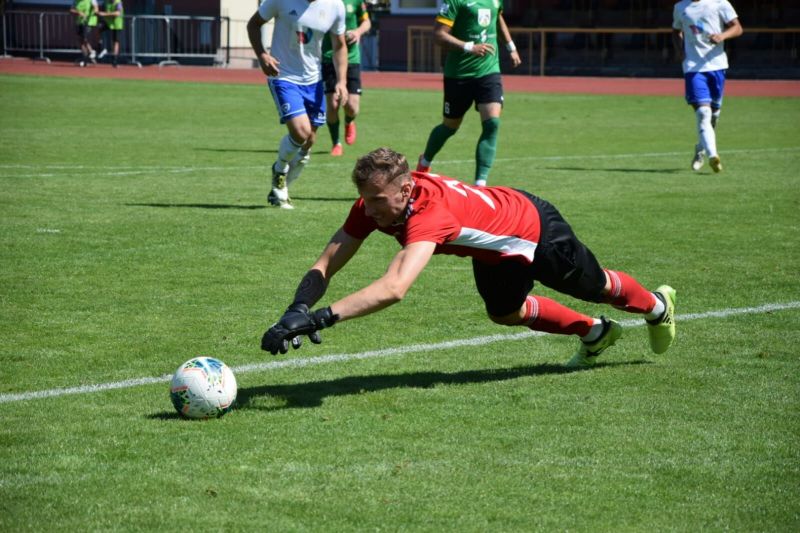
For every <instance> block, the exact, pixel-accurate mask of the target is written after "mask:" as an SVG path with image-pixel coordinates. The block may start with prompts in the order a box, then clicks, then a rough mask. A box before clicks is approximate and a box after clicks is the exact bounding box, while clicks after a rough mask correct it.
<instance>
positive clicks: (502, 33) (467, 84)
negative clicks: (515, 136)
mask: <svg viewBox="0 0 800 533" xmlns="http://www.w3.org/2000/svg"><path fill="white" fill-rule="evenodd" d="M502 11H503V6H502V2H501V1H500V0H474V1H468V0H445V2H444V3H443V4H442V7H441V9H440V10H439V15H438V16H437V17H436V27H435V29H434V38H435V39H436V42H437V43H439V44H440V45H441V46H442V47H443V48H445V49H447V50H448V53H447V58H446V60H445V65H444V110H443V115H444V117H443V119H442V123H441V124H439V125H438V126H436V127H435V128H433V130H432V131H431V133H430V135H429V136H428V142H427V144H426V145H425V151H424V152H423V153H422V155H420V156H419V161H418V163H417V170H418V171H420V172H428V171H430V169H431V163H432V162H433V158H434V157H436V154H438V153H439V150H441V149H442V147H443V146H444V144H445V143H446V142H447V140H448V139H449V138H450V137H452V136H453V135H455V133H456V132H457V131H458V128H459V127H460V126H461V121H462V120H463V119H464V114H465V113H466V112H467V110H469V108H470V106H471V105H472V104H473V102H474V103H475V108H476V109H477V111H478V113H479V114H480V117H481V136H480V138H479V139H478V145H477V146H476V148H475V184H476V185H486V182H487V180H488V179H489V171H490V170H491V168H492V164H493V163H494V158H495V153H496V152H497V134H498V131H499V129H500V113H501V112H502V110H503V82H502V79H501V78H500V60H499V55H498V48H497V47H498V35H499V37H500V38H501V39H502V41H503V42H504V43H505V47H506V50H508V52H509V54H510V55H511V66H512V67H514V68H516V67H518V66H519V64H520V62H521V60H520V57H519V53H518V52H517V47H516V46H515V45H514V41H512V40H511V34H510V33H509V31H508V27H507V26H506V22H505V20H503V13H502Z"/></svg>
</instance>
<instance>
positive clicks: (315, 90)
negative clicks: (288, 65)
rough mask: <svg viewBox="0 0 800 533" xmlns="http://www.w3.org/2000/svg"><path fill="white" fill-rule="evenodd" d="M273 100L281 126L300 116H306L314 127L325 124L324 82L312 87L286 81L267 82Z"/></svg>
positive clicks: (271, 79) (314, 84)
mask: <svg viewBox="0 0 800 533" xmlns="http://www.w3.org/2000/svg"><path fill="white" fill-rule="evenodd" d="M267 85H268V86H269V91H270V92H271V93H272V99H273V100H274V101H275V106H276V107H277V108H278V116H280V117H281V124H285V123H286V121H287V120H289V119H291V118H293V117H296V116H298V115H303V114H306V115H308V118H309V120H310V121H311V125H312V126H316V127H319V126H322V125H323V124H325V91H324V86H323V84H322V81H318V82H317V83H312V84H311V85H297V84H296V83H292V82H290V81H286V80H276V79H273V78H269V79H268V80H267Z"/></svg>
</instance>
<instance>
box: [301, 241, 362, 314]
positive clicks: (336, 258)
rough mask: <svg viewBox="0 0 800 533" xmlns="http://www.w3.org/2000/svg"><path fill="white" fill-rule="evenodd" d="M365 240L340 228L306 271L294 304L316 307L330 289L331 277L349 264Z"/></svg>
mask: <svg viewBox="0 0 800 533" xmlns="http://www.w3.org/2000/svg"><path fill="white" fill-rule="evenodd" d="M362 242H364V241H362V240H360V239H356V238H355V237H351V236H350V235H348V234H347V233H346V232H345V231H344V229H341V228H340V229H339V230H338V231H337V232H336V233H335V234H334V235H333V237H331V240H330V241H329V242H328V244H327V246H325V249H324V250H323V251H322V255H320V256H319V259H317V261H316V263H314V264H313V265H312V266H311V268H310V269H309V271H308V272H306V274H305V276H303V279H301V280H300V284H299V285H298V286H297V290H296V291H295V293H294V302H293V304H297V303H301V304H305V305H306V306H307V307H309V308H310V307H314V304H316V303H317V302H318V301H319V300H320V299H321V298H322V297H323V296H324V295H325V291H326V290H327V289H328V283H329V282H330V279H331V278H332V277H333V275H334V274H336V273H337V272H338V271H339V270H341V269H342V267H344V265H346V264H347V262H348V261H350V259H351V258H352V257H353V256H354V255H355V254H356V252H357V251H358V249H359V248H360V247H361V243H362Z"/></svg>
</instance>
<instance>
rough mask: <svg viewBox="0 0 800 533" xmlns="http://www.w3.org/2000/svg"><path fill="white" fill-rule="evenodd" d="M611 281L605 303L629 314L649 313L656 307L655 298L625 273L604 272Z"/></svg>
mask: <svg viewBox="0 0 800 533" xmlns="http://www.w3.org/2000/svg"><path fill="white" fill-rule="evenodd" d="M606 274H607V275H608V279H609V280H611V290H610V291H609V293H608V295H607V296H606V301H607V302H608V303H610V304H611V305H613V306H614V307H616V308H617V309H622V310H623V311H627V312H629V313H649V312H650V311H651V310H652V309H653V307H654V306H655V305H656V297H655V296H654V295H653V293H652V292H650V291H648V290H647V289H645V288H644V287H642V286H641V285H639V282H638V281H636V280H635V279H633V278H632V277H630V276H629V275H628V274H626V273H625V272H619V271H615V270H606Z"/></svg>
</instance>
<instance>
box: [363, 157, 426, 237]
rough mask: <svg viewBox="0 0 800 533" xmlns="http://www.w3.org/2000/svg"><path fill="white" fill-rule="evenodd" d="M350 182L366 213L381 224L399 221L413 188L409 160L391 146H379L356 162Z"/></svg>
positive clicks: (403, 214)
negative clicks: (361, 199) (351, 181)
mask: <svg viewBox="0 0 800 533" xmlns="http://www.w3.org/2000/svg"><path fill="white" fill-rule="evenodd" d="M352 178H353V183H355V185H356V188H358V193H359V194H360V195H361V198H363V199H364V206H365V208H366V214H367V216H369V217H372V218H373V219H374V220H375V222H376V223H377V224H378V226H380V227H388V226H391V225H394V224H399V223H402V222H403V220H404V219H405V211H406V206H407V205H408V200H409V198H410V197H411V191H412V190H413V188H414V181H413V180H412V179H411V172H410V171H409V169H408V161H406V158H405V156H404V155H403V154H400V153H398V152H395V151H394V150H392V149H391V148H378V149H376V150H373V151H371V152H370V153H368V154H367V155H365V156H363V157H361V158H359V159H358V161H356V166H355V168H354V169H353V176H352Z"/></svg>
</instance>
